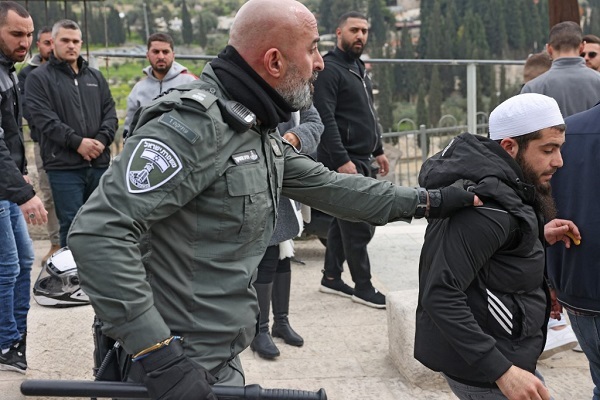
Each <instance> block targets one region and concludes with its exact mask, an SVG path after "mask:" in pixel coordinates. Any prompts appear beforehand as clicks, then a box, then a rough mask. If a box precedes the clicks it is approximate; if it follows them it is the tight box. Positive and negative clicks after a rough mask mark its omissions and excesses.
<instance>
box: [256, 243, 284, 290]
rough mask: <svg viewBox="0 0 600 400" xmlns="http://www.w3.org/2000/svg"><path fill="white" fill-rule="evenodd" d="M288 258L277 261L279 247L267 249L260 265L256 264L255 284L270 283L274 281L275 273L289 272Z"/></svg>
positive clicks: (274, 246)
mask: <svg viewBox="0 0 600 400" xmlns="http://www.w3.org/2000/svg"><path fill="white" fill-rule="evenodd" d="M290 271H291V269H290V258H287V257H286V258H284V259H283V260H280V259H279V245H278V244H276V245H273V246H269V247H267V251H266V252H265V255H264V256H263V258H262V260H261V261H260V264H258V273H257V275H256V283H272V282H273V281H274V280H275V273H278V274H280V273H283V272H290Z"/></svg>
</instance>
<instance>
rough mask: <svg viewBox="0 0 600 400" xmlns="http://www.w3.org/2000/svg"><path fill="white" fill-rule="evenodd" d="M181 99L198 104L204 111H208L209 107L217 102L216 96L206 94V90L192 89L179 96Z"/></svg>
mask: <svg viewBox="0 0 600 400" xmlns="http://www.w3.org/2000/svg"><path fill="white" fill-rule="evenodd" d="M181 98H182V99H191V100H194V101H195V102H197V103H200V104H201V105H202V107H204V109H205V110H208V109H209V107H210V106H212V105H213V103H214V102H215V101H217V96H215V95H213V94H211V93H209V92H207V91H206V90H200V89H194V90H189V91H187V92H185V94H182V95H181Z"/></svg>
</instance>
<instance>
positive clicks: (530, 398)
mask: <svg viewBox="0 0 600 400" xmlns="http://www.w3.org/2000/svg"><path fill="white" fill-rule="evenodd" d="M496 384H497V385H498V388H500V390H501V391H502V393H503V394H504V395H505V396H506V397H507V398H508V399H509V400H550V398H551V397H550V392H549V391H548V389H547V388H546V386H544V384H543V383H542V381H540V380H539V379H538V378H537V377H536V376H535V375H533V374H532V373H531V372H528V371H525V370H524V369H521V368H519V367H515V366H514V365H513V366H512V367H510V368H509V369H508V371H506V372H505V373H504V374H503V375H502V376H501V377H500V378H499V379H498V380H497V381H496Z"/></svg>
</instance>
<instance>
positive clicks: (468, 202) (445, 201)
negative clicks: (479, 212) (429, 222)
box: [427, 186, 475, 218]
mask: <svg viewBox="0 0 600 400" xmlns="http://www.w3.org/2000/svg"><path fill="white" fill-rule="evenodd" d="M427 192H428V193H429V213H428V215H427V217H428V218H446V217H448V216H450V215H452V214H454V213H455V212H456V211H458V210H460V209H461V208H464V207H472V206H473V201H474V198H475V193H473V192H468V191H466V190H465V189H463V188H460V187H456V186H447V187H445V188H441V189H434V190H428V191H427Z"/></svg>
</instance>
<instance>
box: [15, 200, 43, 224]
mask: <svg viewBox="0 0 600 400" xmlns="http://www.w3.org/2000/svg"><path fill="white" fill-rule="evenodd" d="M19 207H20V208H21V212H22V213H23V215H24V216H25V221H27V223H28V224H32V225H43V224H45V223H46V222H48V211H46V209H45V208H44V203H42V200H41V199H40V198H39V197H37V196H33V197H32V198H31V199H30V200H29V201H27V202H25V203H23V204H21V205H20V206H19Z"/></svg>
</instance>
